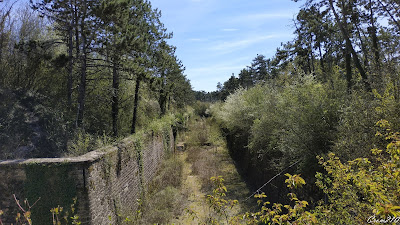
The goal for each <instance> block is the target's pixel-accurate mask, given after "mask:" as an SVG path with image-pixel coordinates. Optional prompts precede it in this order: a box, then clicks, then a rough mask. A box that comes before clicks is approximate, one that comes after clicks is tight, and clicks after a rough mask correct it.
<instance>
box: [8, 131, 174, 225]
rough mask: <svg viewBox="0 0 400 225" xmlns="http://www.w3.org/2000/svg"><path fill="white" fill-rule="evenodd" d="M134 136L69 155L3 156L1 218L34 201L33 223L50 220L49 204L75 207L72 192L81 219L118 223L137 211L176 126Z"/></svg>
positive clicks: (12, 218) (11, 217) (66, 208)
mask: <svg viewBox="0 0 400 225" xmlns="http://www.w3.org/2000/svg"><path fill="white" fill-rule="evenodd" d="M139 139H141V141H137V140H136V141H135V139H134V138H133V137H130V138H126V139H124V140H123V141H121V142H120V143H118V144H116V145H114V146H110V147H105V148H103V149H99V150H97V151H93V152H89V153H87V154H86V155H83V156H79V157H71V158H53V159H26V160H11V161H0V209H1V210H3V211H4V215H3V217H1V218H2V219H3V222H6V224H7V223H11V222H15V215H16V214H17V212H18V211H19V212H20V210H19V209H18V207H17V204H16V202H15V199H14V197H13V195H14V194H15V196H16V197H17V198H18V199H20V204H21V205H22V206H23V207H28V206H26V205H24V200H25V199H28V201H29V203H30V205H32V204H33V203H34V202H35V201H36V200H37V199H39V198H40V199H39V200H38V201H37V203H36V204H35V205H34V206H33V207H32V221H33V224H34V225H36V224H40V225H42V224H43V225H45V224H52V216H51V212H50V209H51V208H54V207H57V206H62V207H63V208H64V211H71V210H70V209H71V206H70V205H71V204H72V203H73V198H77V204H76V205H75V208H76V210H77V214H78V215H79V219H80V221H81V222H82V224H96V225H99V224H120V223H121V221H122V220H123V219H124V217H125V216H133V215H134V213H135V211H136V210H137V206H138V199H141V194H142V193H143V190H144V188H145V187H146V185H147V184H148V183H149V182H150V181H151V180H152V178H153V177H154V176H155V174H156V172H157V169H158V168H159V165H161V161H162V159H163V156H164V154H165V153H166V152H168V151H173V149H174V140H173V135H172V131H171V132H170V133H169V134H166V135H155V134H149V135H145V136H144V137H143V138H139Z"/></svg>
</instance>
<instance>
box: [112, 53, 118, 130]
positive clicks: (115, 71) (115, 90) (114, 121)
mask: <svg viewBox="0 0 400 225" xmlns="http://www.w3.org/2000/svg"><path fill="white" fill-rule="evenodd" d="M113 61H114V63H113V83H112V90H113V93H112V106H111V117H112V129H113V135H114V137H118V111H119V73H118V68H117V59H115V58H114V60H113Z"/></svg>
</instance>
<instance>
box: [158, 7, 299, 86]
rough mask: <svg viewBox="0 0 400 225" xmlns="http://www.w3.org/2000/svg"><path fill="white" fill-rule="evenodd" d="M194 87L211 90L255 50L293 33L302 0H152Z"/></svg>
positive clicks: (272, 48)
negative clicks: (171, 34) (300, 0)
mask: <svg viewBox="0 0 400 225" xmlns="http://www.w3.org/2000/svg"><path fill="white" fill-rule="evenodd" d="M151 2H152V5H153V7H154V8H158V9H160V10H161V12H162V17H161V20H162V22H163V23H164V24H165V27H166V28H167V29H168V31H170V32H173V33H174V37H173V38H172V39H171V40H170V41H169V43H170V44H172V45H174V46H176V47H177V52H176V54H177V56H178V58H179V59H180V60H181V61H182V63H183V65H184V66H185V67H186V71H185V74H186V75H187V77H188V78H189V79H190V81H191V84H192V86H193V88H194V89H195V90H205V91H214V90H216V86H217V83H218V82H221V83H223V82H224V81H226V80H227V79H229V77H230V76H231V75H232V73H234V74H235V75H237V74H238V73H239V72H240V70H241V69H243V68H245V67H246V66H248V65H250V64H251V61H252V59H254V58H255V57H256V56H257V54H263V55H265V56H266V57H267V58H270V57H272V56H273V55H274V54H275V52H276V48H277V47H279V46H280V44H281V42H287V41H290V40H292V39H293V37H294V36H293V31H294V28H293V22H292V20H293V18H294V16H295V15H296V13H297V12H298V10H299V7H300V6H301V3H295V2H293V1H291V0H151Z"/></svg>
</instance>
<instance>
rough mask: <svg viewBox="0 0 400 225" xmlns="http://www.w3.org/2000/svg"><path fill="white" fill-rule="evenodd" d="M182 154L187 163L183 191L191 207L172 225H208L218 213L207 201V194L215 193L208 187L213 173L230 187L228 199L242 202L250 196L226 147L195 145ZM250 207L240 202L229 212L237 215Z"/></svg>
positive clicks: (171, 222) (184, 171) (184, 170)
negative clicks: (211, 208)
mask: <svg viewBox="0 0 400 225" xmlns="http://www.w3.org/2000/svg"><path fill="white" fill-rule="evenodd" d="M179 157H181V159H182V160H184V162H185V163H184V168H183V174H184V175H183V179H184V181H183V190H182V191H183V192H185V193H187V195H188V206H187V207H186V209H187V210H185V212H183V213H182V214H181V215H180V216H179V217H178V218H175V219H174V220H172V221H170V224H176V225H178V224H182V225H183V224H207V221H208V220H209V219H210V218H212V217H213V216H214V215H215V214H214V212H213V211H212V210H210V208H209V206H208V205H207V202H206V196H207V195H208V194H211V193H212V191H211V190H210V189H212V188H211V187H210V188H207V187H208V186H209V185H211V184H209V182H208V179H209V178H210V177H211V176H222V177H223V178H224V180H225V182H224V183H225V186H226V187H227V189H228V193H227V198H229V199H237V200H239V202H241V201H243V200H244V199H245V198H246V197H247V196H249V194H250V192H249V190H248V188H247V186H246V184H245V183H244V182H243V180H242V179H241V177H240V175H239V173H238V172H237V170H236V167H235V165H234V163H233V161H232V159H231V158H230V156H229V154H228V151H227V150H226V149H225V148H224V147H208V146H205V147H192V148H191V149H189V150H187V151H185V152H183V153H180V155H179ZM209 176H210V177H209ZM245 203H246V202H245ZM248 204H250V202H248ZM248 209H249V207H248V206H247V205H244V204H242V205H237V206H235V207H234V208H233V209H231V210H229V214H230V215H236V214H238V213H240V212H243V211H246V210H248ZM189 212H191V213H189Z"/></svg>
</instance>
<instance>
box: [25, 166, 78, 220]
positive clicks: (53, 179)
mask: <svg viewBox="0 0 400 225" xmlns="http://www.w3.org/2000/svg"><path fill="white" fill-rule="evenodd" d="M72 169H73V168H72V166H71V165H70V164H68V163H61V164H49V165H46V164H36V163H32V164H28V165H26V166H25V172H26V181H25V185H24V193H25V197H26V199H28V200H29V202H30V203H31V204H33V203H34V202H35V201H36V200H37V199H39V198H40V200H39V201H38V202H37V203H36V205H35V206H34V207H33V208H32V222H33V224H52V214H51V212H50V210H51V209H52V208H54V207H57V206H61V207H63V208H64V209H65V210H68V209H69V208H70V206H71V204H73V198H75V197H76V194H77V190H76V185H75V182H74V179H73V178H72V177H70V176H69V173H70V172H71V171H72Z"/></svg>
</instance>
